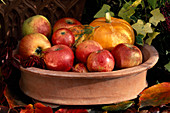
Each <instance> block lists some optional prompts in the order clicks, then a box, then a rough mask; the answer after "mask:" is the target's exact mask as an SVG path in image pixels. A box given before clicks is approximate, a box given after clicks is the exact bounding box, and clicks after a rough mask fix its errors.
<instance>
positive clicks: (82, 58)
mask: <svg viewBox="0 0 170 113" xmlns="http://www.w3.org/2000/svg"><path fill="white" fill-rule="evenodd" d="M102 49H103V47H102V46H101V45H100V44H99V43H98V42H96V41H94V40H86V41H84V42H82V43H80V44H79V45H78V46H77V48H76V50H75V55H76V59H77V60H78V62H81V63H84V64H86V62H87V57H88V56H89V55H90V53H92V52H94V51H97V50H102Z"/></svg>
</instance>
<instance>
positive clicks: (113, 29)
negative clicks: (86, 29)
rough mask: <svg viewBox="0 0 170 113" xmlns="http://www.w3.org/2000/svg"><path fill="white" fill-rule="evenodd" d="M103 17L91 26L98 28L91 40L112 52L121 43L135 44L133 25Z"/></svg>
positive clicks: (121, 20)
mask: <svg viewBox="0 0 170 113" xmlns="http://www.w3.org/2000/svg"><path fill="white" fill-rule="evenodd" d="M106 19H107V18H105V17H101V18H98V19H95V20H94V21H92V22H91V23H90V24H89V25H90V26H93V27H96V26H99V27H97V28H96V29H95V31H94V34H93V36H92V37H91V38H90V39H92V40H95V41H97V42H99V43H100V44H101V45H102V47H103V48H104V49H107V50H109V51H111V50H112V49H113V47H115V46H116V45H117V44H120V43H129V44H134V42H135V34H134V30H133V28H132V27H131V25H130V24H129V23H128V22H127V21H125V20H123V19H118V18H114V17H111V18H110V21H109V22H106V21H107V20H106Z"/></svg>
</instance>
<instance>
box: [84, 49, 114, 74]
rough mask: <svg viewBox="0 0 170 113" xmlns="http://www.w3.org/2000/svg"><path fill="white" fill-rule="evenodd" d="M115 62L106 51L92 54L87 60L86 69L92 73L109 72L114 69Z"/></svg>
mask: <svg viewBox="0 0 170 113" xmlns="http://www.w3.org/2000/svg"><path fill="white" fill-rule="evenodd" d="M114 65H115V61H114V58H113V56H112V54H111V53H110V52H109V51H108V50H98V51H94V52H92V53H91V54H90V55H89V56H88V59H87V68H88V70H89V71H92V72H109V71H112V70H113V69H114Z"/></svg>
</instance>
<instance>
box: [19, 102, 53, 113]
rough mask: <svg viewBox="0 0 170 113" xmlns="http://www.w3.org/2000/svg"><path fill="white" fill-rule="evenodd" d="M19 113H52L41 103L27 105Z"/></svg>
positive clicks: (50, 109)
mask: <svg viewBox="0 0 170 113" xmlns="http://www.w3.org/2000/svg"><path fill="white" fill-rule="evenodd" d="M20 113H53V110H52V108H51V107H47V106H45V105H43V104H41V103H35V104H34V105H32V104H28V105H27V106H26V107H25V109H21V111H20Z"/></svg>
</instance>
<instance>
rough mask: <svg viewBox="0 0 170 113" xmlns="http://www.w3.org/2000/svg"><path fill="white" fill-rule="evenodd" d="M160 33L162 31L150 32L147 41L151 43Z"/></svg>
mask: <svg viewBox="0 0 170 113" xmlns="http://www.w3.org/2000/svg"><path fill="white" fill-rule="evenodd" d="M159 34H160V32H155V31H154V32H153V33H149V34H148V36H149V38H148V39H146V43H147V44H148V45H151V43H152V40H153V39H155V37H156V36H157V35H159Z"/></svg>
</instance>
